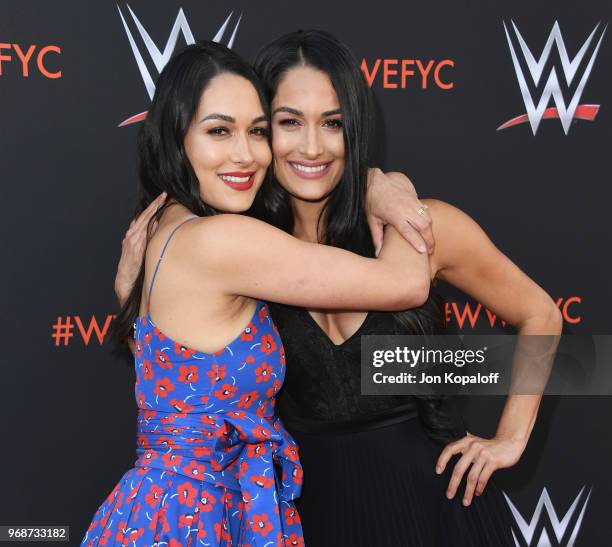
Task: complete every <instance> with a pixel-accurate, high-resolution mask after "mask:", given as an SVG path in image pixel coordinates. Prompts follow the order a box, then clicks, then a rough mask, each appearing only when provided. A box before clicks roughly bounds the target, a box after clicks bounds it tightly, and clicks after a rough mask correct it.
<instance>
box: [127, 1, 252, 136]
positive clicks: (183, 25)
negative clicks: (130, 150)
mask: <svg viewBox="0 0 612 547" xmlns="http://www.w3.org/2000/svg"><path fill="white" fill-rule="evenodd" d="M126 5H127V4H126ZM127 9H128V11H129V13H130V15H131V17H132V21H133V23H134V25H135V26H136V29H137V30H138V33H139V34H140V38H141V39H142V41H143V43H144V45H145V47H146V49H147V52H148V54H149V57H150V59H151V60H152V61H153V64H154V65H155V69H156V70H157V73H158V74H159V73H160V72H161V71H162V70H163V68H164V67H165V66H166V63H167V62H168V61H169V60H170V57H171V56H172V53H173V52H174V50H175V48H176V44H177V42H178V39H179V33H182V34H183V38H184V39H185V43H186V44H187V45H191V44H193V43H195V38H194V37H193V33H192V32H191V28H190V27H189V23H188V22H187V17H185V13H184V12H183V8H180V9H179V12H178V15H177V16H176V19H175V21H174V25H173V27H172V30H171V31H170V36H169V37H168V41H167V42H166V45H165V47H164V50H163V51H160V50H159V48H158V47H157V46H156V45H155V42H153V40H152V39H151V36H150V35H149V33H148V32H147V30H146V29H145V28H144V26H143V25H142V23H141V22H140V21H139V19H138V17H136V14H135V13H134V12H133V11H132V8H130V6H129V5H127ZM117 10H118V11H119V17H121V21H122V23H123V28H124V29H125V33H126V34H127V37H128V40H129V42H130V46H131V48H132V53H133V54H134V57H135V59H136V64H137V65H138V69H139V70H140V75H141V76H142V80H143V82H144V84H145V87H146V88H147V93H148V94H149V98H150V99H153V95H154V94H155V83H154V81H153V77H152V76H151V73H150V72H149V69H148V68H147V64H146V63H145V60H144V58H143V56H142V53H141V52H140V50H139V49H138V45H137V44H136V40H135V39H134V36H133V35H132V31H131V30H130V27H129V26H128V24H127V22H126V20H125V17H124V16H123V13H122V12H121V9H120V8H119V6H118V5H117ZM233 13H234V12H231V13H230V14H229V15H228V16H227V18H226V19H225V21H224V22H223V24H222V25H221V27H219V30H218V31H217V33H216V34H215V35H214V37H213V41H214V42H220V41H221V40H222V39H223V36H224V34H225V31H226V30H227V26H228V24H229V22H230V19H231V18H232V15H233ZM241 19H242V15H240V17H239V18H238V21H237V23H236V25H235V26H234V30H233V31H232V35H231V37H230V39H229V42H228V43H227V47H228V48H231V47H232V46H233V45H234V39H235V38H236V32H237V31H238V26H239V25H240V20H241ZM146 116H147V112H146V111H145V112H141V113H140V114H135V115H134V116H130V117H129V118H128V119H127V120H125V121H123V122H121V123H120V124H119V127H122V126H124V125H129V124H132V123H136V122H140V121H142V120H144V119H145V117H146Z"/></svg>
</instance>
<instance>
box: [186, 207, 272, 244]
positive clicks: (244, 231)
mask: <svg viewBox="0 0 612 547" xmlns="http://www.w3.org/2000/svg"><path fill="white" fill-rule="evenodd" d="M192 224H193V226H192V227H191V230H192V233H193V236H194V237H195V238H197V243H198V244H199V245H205V246H211V247H215V248H218V247H220V245H221V244H222V243H231V242H232V241H234V240H237V241H240V240H242V241H244V240H245V238H250V239H252V238H253V237H255V236H256V235H257V234H261V233H262V232H266V231H268V230H270V229H273V228H272V227H271V226H270V225H269V224H266V223H265V222H262V221H261V220H257V219H255V218H252V217H248V216H246V215H240V214H232V213H223V214H219V215H214V216H210V217H202V218H199V219H198V220H196V221H195V222H193V223H192Z"/></svg>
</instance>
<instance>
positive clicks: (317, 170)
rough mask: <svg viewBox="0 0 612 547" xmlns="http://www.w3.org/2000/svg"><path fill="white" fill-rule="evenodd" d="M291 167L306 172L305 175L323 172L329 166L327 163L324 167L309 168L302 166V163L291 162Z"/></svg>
mask: <svg viewBox="0 0 612 547" xmlns="http://www.w3.org/2000/svg"><path fill="white" fill-rule="evenodd" d="M291 165H292V166H293V167H295V168H296V169H297V170H298V171H304V173H319V172H321V171H323V169H326V168H327V166H328V165H329V164H328V163H325V164H323V165H318V166H317V167H307V166H306V165H302V164H301V163H293V162H291Z"/></svg>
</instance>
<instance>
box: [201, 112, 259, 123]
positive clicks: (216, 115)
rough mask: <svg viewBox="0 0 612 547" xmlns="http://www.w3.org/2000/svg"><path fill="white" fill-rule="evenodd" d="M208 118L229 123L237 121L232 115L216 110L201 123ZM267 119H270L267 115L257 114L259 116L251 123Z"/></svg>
mask: <svg viewBox="0 0 612 547" xmlns="http://www.w3.org/2000/svg"><path fill="white" fill-rule="evenodd" d="M206 120H222V121H224V122H227V123H236V120H235V118H232V116H228V115H227V114H219V113H218V112H214V113H213V114H209V115H208V116H204V117H203V118H202V119H201V120H200V123H202V122H205V121H206ZM267 121H268V118H267V117H266V116H265V115H262V116H257V118H253V121H252V122H251V123H252V124H255V123H259V122H267Z"/></svg>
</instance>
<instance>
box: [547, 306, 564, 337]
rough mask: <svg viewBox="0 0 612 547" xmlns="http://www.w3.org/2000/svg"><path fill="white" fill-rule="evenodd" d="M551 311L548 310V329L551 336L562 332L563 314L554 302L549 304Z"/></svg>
mask: <svg viewBox="0 0 612 547" xmlns="http://www.w3.org/2000/svg"><path fill="white" fill-rule="evenodd" d="M551 304H552V309H551V310H550V319H549V322H550V327H551V331H552V332H553V334H561V331H562V330H563V314H562V313H561V311H560V310H559V308H558V307H557V306H556V305H555V303H554V302H551Z"/></svg>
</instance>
